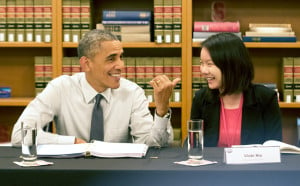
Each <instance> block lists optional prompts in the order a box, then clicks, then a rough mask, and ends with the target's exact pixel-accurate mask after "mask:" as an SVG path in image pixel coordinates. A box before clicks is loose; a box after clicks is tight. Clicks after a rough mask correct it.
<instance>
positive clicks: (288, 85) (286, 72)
mask: <svg viewBox="0 0 300 186" xmlns="http://www.w3.org/2000/svg"><path fill="white" fill-rule="evenodd" d="M282 89H283V91H282V93H283V101H284V102H300V57H283V58H282Z"/></svg>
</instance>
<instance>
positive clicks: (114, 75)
mask: <svg viewBox="0 0 300 186" xmlns="http://www.w3.org/2000/svg"><path fill="white" fill-rule="evenodd" d="M111 76H113V77H120V76H121V74H111Z"/></svg>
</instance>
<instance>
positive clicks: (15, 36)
mask: <svg viewBox="0 0 300 186" xmlns="http://www.w3.org/2000/svg"><path fill="white" fill-rule="evenodd" d="M51 35H52V1H51V0H1V1H0V42H6V41H8V42H51Z"/></svg>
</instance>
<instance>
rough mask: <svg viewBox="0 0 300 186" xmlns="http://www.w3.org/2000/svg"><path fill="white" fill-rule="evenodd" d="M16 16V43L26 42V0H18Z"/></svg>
mask: <svg viewBox="0 0 300 186" xmlns="http://www.w3.org/2000/svg"><path fill="white" fill-rule="evenodd" d="M15 10H16V12H15V16H16V25H15V29H16V31H15V33H16V37H15V39H16V41H17V42H24V41H25V37H24V36H25V6H24V0H16V7H15Z"/></svg>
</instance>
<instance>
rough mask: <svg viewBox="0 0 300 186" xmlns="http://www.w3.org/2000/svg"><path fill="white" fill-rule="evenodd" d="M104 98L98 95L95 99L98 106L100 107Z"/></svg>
mask: <svg viewBox="0 0 300 186" xmlns="http://www.w3.org/2000/svg"><path fill="white" fill-rule="evenodd" d="M102 98H103V96H102V95H101V94H97V95H96V97H95V99H96V105H99V103H100V100H101V99H102Z"/></svg>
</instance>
